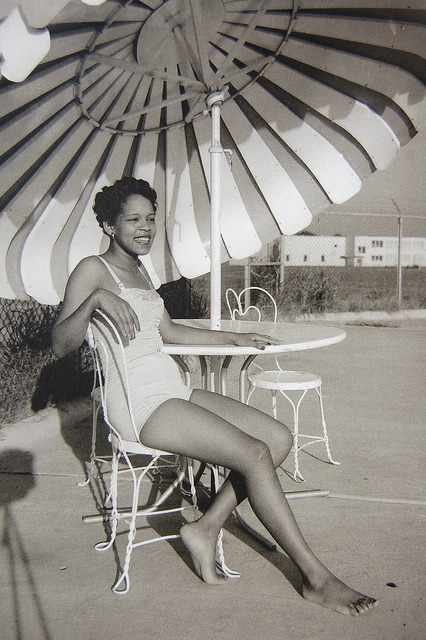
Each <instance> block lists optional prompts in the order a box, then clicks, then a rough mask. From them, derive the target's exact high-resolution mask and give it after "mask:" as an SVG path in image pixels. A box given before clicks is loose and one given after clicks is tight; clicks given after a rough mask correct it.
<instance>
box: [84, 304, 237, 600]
mask: <svg viewBox="0 0 426 640" xmlns="http://www.w3.org/2000/svg"><path fill="white" fill-rule="evenodd" d="M112 340H114V341H115V342H116V343H117V345H118V347H117V349H116V350H115V354H117V351H118V355H114V354H113V351H112V349H111V344H112V343H111V341H112ZM88 343H89V347H90V349H91V352H92V355H93V358H94V363H95V369H96V375H97V379H98V384H99V387H98V389H99V391H95V393H93V407H94V409H93V411H94V414H93V425H94V431H93V433H94V434H95V435H94V436H93V437H92V459H93V464H95V462H96V461H97V460H100V461H101V462H105V461H106V460H107V459H106V458H104V457H101V458H98V457H97V456H96V454H95V444H96V426H95V420H96V421H97V412H98V411H99V404H98V398H100V406H101V407H102V411H103V417H104V421H105V423H106V424H107V426H108V428H109V438H108V439H109V441H110V443H111V446H112V456H111V477H110V487H109V493H108V496H107V498H106V500H105V502H108V501H110V503H111V508H110V509H104V513H103V515H96V516H85V517H83V522H86V523H88V522H96V521H99V520H104V521H107V522H108V523H109V527H110V531H109V537H108V540H107V541H105V542H100V543H98V544H97V545H95V549H96V550H98V551H106V550H107V549H110V548H111V547H112V545H113V544H114V541H115V539H116V535H117V526H118V521H119V520H123V519H124V520H127V521H129V530H128V537H127V546H126V555H125V560H124V564H123V569H122V574H121V576H120V577H119V579H118V580H117V582H116V583H115V584H114V586H113V587H112V590H113V592H114V593H116V594H125V593H127V592H128V590H129V586H130V579H129V567H130V558H131V554H132V551H133V549H135V548H137V547H142V546H145V545H148V544H151V543H153V542H158V541H163V540H172V539H176V538H179V534H170V535H164V536H157V537H154V538H150V539H148V540H144V541H140V542H136V541H135V537H136V519H137V517H152V516H157V515H163V514H170V513H177V512H182V511H183V510H184V509H186V508H188V507H183V506H181V507H175V508H170V509H159V507H160V506H161V505H162V504H163V503H164V502H165V501H166V500H167V498H168V497H169V496H170V495H171V494H172V493H173V491H174V490H175V489H176V488H177V487H178V486H180V487H181V489H182V482H183V480H184V479H185V476H186V472H188V479H189V485H190V491H189V495H190V497H191V499H192V508H193V509H194V511H195V510H196V509H197V495H196V489H195V483H194V473H193V465H192V460H188V459H187V458H185V457H184V456H176V455H175V454H172V453H169V452H166V451H160V450H156V449H151V448H149V447H145V446H144V445H143V444H142V443H141V442H140V441H139V436H138V431H137V428H136V425H135V421H134V417H133V412H132V403H131V398H130V394H129V384H128V374H127V364H126V354H125V349H124V345H123V343H122V341H121V337H120V334H119V332H118V331H117V329H116V327H115V325H114V324H113V322H111V320H110V319H109V318H108V316H106V315H105V314H104V313H103V312H102V311H100V310H97V311H96V312H95V314H94V316H93V318H92V320H91V323H90V327H89V331H88ZM112 366H113V367H116V368H117V369H118V375H119V378H120V380H121V381H122V386H123V393H124V398H125V403H126V408H127V414H128V416H127V417H128V418H129V419H130V424H131V426H132V430H133V432H134V436H135V437H134V440H131V441H129V440H124V439H123V438H122V437H121V435H120V433H119V428H120V426H119V425H113V424H112V422H111V420H110V419H109V416H108V408H107V394H108V385H107V381H108V372H109V367H112ZM186 373H187V372H186V371H185V374H186ZM185 378H186V382H187V384H188V385H189V382H190V380H189V377H188V376H187V375H185ZM133 456H145V457H148V458H149V461H148V463H146V464H144V465H142V466H136V465H135V464H134V459H133ZM139 460H140V458H139ZM91 463H92V461H91ZM120 463H124V468H121V469H120V468H119V465H120ZM171 465H172V466H173V467H174V468H175V469H176V470H177V474H176V478H175V479H174V481H173V482H171V483H170V485H169V486H168V488H167V489H166V490H165V491H163V493H161V494H160V495H159V496H158V497H157V498H156V499H155V501H154V502H153V503H150V504H146V505H144V506H143V507H142V508H139V506H138V505H139V497H140V489H141V483H142V480H143V479H144V478H151V479H152V478H153V474H155V473H161V469H163V468H170V466H171ZM92 469H93V467H92ZM120 473H127V474H130V477H131V480H132V506H131V508H130V509H128V508H127V509H119V508H118V476H119V474H120ZM213 473H214V475H215V477H216V478H217V470H215V469H213ZM90 479H91V477H90V475H89V479H88V480H89V481H90ZM86 482H87V481H86ZM184 493H185V492H184ZM186 493H187V492H186ZM187 495H188V493H187ZM217 552H218V561H217V565H218V568H219V569H220V570H221V571H222V573H223V574H224V575H225V576H226V577H232V578H234V577H239V576H240V574H239V573H237V572H234V571H232V570H230V569H229V568H228V567H227V566H226V564H225V561H224V555H223V546H222V532H220V535H219V538H218V545H217Z"/></svg>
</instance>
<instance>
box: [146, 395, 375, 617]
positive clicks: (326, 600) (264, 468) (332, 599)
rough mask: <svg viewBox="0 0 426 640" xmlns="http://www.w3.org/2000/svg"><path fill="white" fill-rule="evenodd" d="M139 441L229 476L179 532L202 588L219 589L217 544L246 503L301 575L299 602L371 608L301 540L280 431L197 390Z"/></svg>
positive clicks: (162, 410) (171, 406)
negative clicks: (282, 471)
mask: <svg viewBox="0 0 426 640" xmlns="http://www.w3.org/2000/svg"><path fill="white" fill-rule="evenodd" d="M141 441H142V442H143V444H145V445H146V446H149V447H153V448H157V449H162V450H164V451H170V452H173V453H177V454H180V455H185V456H188V457H189V458H195V459H197V460H205V461H207V462H211V463H212V464H217V465H220V466H223V467H226V468H227V469H231V472H230V474H229V475H228V477H227V479H226V480H225V482H224V483H223V485H222V487H221V489H220V491H219V492H218V494H217V495H216V497H215V499H214V501H213V502H212V504H211V505H210V507H209V508H208V509H207V511H206V512H205V514H204V515H203V516H202V517H201V518H200V519H199V520H198V521H197V522H194V523H191V524H187V525H184V526H183V527H182V529H181V536H182V540H183V542H184V544H185V545H186V546H187V548H188V550H189V551H190V553H191V556H192V559H193V561H194V566H195V569H196V571H197V573H198V575H199V576H200V577H201V578H202V579H203V580H204V581H205V582H208V583H209V584H217V583H218V582H220V580H221V579H220V577H219V576H218V575H217V573H216V568H215V550H216V540H217V536H218V534H219V531H220V529H221V528H222V526H223V525H224V523H225V521H226V519H227V518H228V516H229V515H230V514H231V512H232V511H233V509H235V507H236V506H237V505H238V504H239V503H240V502H241V501H242V500H244V499H245V498H246V497H248V499H249V502H250V505H251V507H252V509H253V511H254V512H255V514H256V515H257V517H258V518H259V520H260V521H261V522H262V524H263V525H264V526H265V527H266V529H267V530H268V531H269V533H270V534H271V535H272V536H273V538H274V539H275V540H276V542H277V543H278V544H279V545H280V546H281V547H282V549H284V551H285V552H286V553H287V554H288V555H289V556H290V558H291V559H292V560H293V562H294V563H295V564H296V566H297V567H298V569H299V570H300V572H301V574H302V581H303V591H302V593H303V596H304V597H305V598H307V599H309V600H312V601H314V602H317V603H318V604H322V605H323V606H325V607H328V608H330V609H333V610H335V611H338V612H340V613H345V614H351V615H357V614H358V613H363V612H364V611H367V610H368V609H370V608H371V607H372V606H373V605H374V604H375V602H376V601H375V600H374V598H370V597H368V596H364V595H362V594H361V593H358V592H356V591H354V590H353V589H351V588H350V587H348V586H346V585H345V584H344V583H343V582H341V581H340V580H338V579H337V578H336V577H335V576H334V575H333V574H332V573H330V572H329V571H328V569H326V567H325V566H324V565H323V564H322V563H321V562H320V561H319V560H318V558H316V556H315V555H314V554H313V552H312V551H311V549H310V548H309V546H308V545H307V543H306V541H305V540H304V538H303V536H302V534H301V532H300V529H299V527H298V525H297V523H296V520H295V518H294V516H293V513H292V511H291V509H290V507H289V505H288V503H287V500H286V498H285V495H284V493H283V490H282V487H281V484H280V482H279V479H278V476H277V473H276V467H278V466H279V465H280V464H281V463H282V461H283V460H284V459H285V458H286V456H287V455H288V453H289V451H290V448H291V444H292V436H291V434H290V432H289V430H288V429H287V427H285V426H284V425H283V424H281V423H279V422H277V421H276V420H274V419H273V418H271V417H270V416H268V415H266V414H264V413H262V412H261V411H258V410H256V409H254V408H253V407H249V406H247V405H244V404H241V403H240V402H237V401H235V400H232V399H231V398H228V397H226V396H221V395H218V394H214V393H210V392H208V391H202V390H198V389H197V390H194V391H193V393H192V396H191V399H190V402H188V401H186V400H181V399H177V398H176V399H171V400H167V401H166V402H164V403H163V404H161V405H160V406H159V407H158V408H157V409H156V410H155V411H154V413H153V414H152V415H151V416H150V418H149V419H148V420H147V422H146V423H145V425H144V427H143V429H142V431H141Z"/></svg>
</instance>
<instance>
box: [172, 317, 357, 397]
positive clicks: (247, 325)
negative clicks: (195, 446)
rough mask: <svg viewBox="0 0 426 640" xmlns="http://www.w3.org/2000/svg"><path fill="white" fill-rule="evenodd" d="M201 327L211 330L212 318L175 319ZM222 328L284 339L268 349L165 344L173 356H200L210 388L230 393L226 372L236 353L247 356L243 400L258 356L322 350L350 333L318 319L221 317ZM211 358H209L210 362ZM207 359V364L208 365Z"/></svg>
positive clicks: (241, 389) (241, 378) (242, 380)
mask: <svg viewBox="0 0 426 640" xmlns="http://www.w3.org/2000/svg"><path fill="white" fill-rule="evenodd" d="M175 322H179V323H181V324H185V325H187V326H189V327H195V328H197V329H209V328H210V320H207V319H199V320H175ZM219 330H221V331H235V332H237V333H260V334H263V335H269V336H271V337H272V338H276V339H278V340H279V341H280V344H273V345H268V346H266V347H265V349H256V348H254V347H238V346H236V345H232V344H215V345H211V344H164V346H163V350H164V351H165V352H166V353H169V354H170V355H175V356H182V355H196V356H198V357H199V358H200V362H201V366H202V375H203V380H204V381H205V385H206V388H208V389H210V390H216V391H218V392H220V393H226V372H227V369H228V366H229V364H230V362H231V359H232V358H233V357H234V356H246V359H245V360H244V362H243V364H242V366H241V368H240V374H239V394H238V397H239V400H241V401H242V402H244V401H245V399H246V388H247V369H248V367H249V365H250V364H251V362H253V360H254V358H256V356H258V355H267V354H271V353H274V354H279V353H290V352H293V351H305V350H307V349H318V348H319V347H327V346H330V345H332V344H336V343H338V342H341V341H342V340H344V339H345V338H346V332H345V331H343V329H340V328H337V327H328V326H324V325H318V324H316V323H315V322H310V323H299V322H263V321H261V322H253V321H248V320H221V321H220V327H219ZM206 358H207V361H206ZM206 362H207V365H206V364H205V363H206Z"/></svg>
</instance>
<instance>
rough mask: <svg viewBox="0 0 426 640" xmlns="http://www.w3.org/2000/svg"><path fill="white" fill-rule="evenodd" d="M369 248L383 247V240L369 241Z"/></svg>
mask: <svg viewBox="0 0 426 640" xmlns="http://www.w3.org/2000/svg"><path fill="white" fill-rule="evenodd" d="M371 246H372V247H383V240H372V241H371Z"/></svg>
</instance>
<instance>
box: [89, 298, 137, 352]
mask: <svg viewBox="0 0 426 640" xmlns="http://www.w3.org/2000/svg"><path fill="white" fill-rule="evenodd" d="M93 296H94V301H95V305H96V309H100V310H101V311H103V312H104V313H106V315H107V316H108V317H109V318H110V319H111V320H112V321H113V323H114V324H115V326H116V328H117V330H118V332H119V334H120V336H121V338H122V340H123V343H124V344H125V345H127V344H129V340H134V338H135V336H136V331H140V325H139V320H138V317H137V315H136V313H135V312H134V310H133V309H132V307H131V306H130V304H129V303H128V302H126V300H123V299H122V298H120V296H118V295H117V294H115V293H113V292H112V291H108V289H97V290H96V291H95V292H94V293H93Z"/></svg>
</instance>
